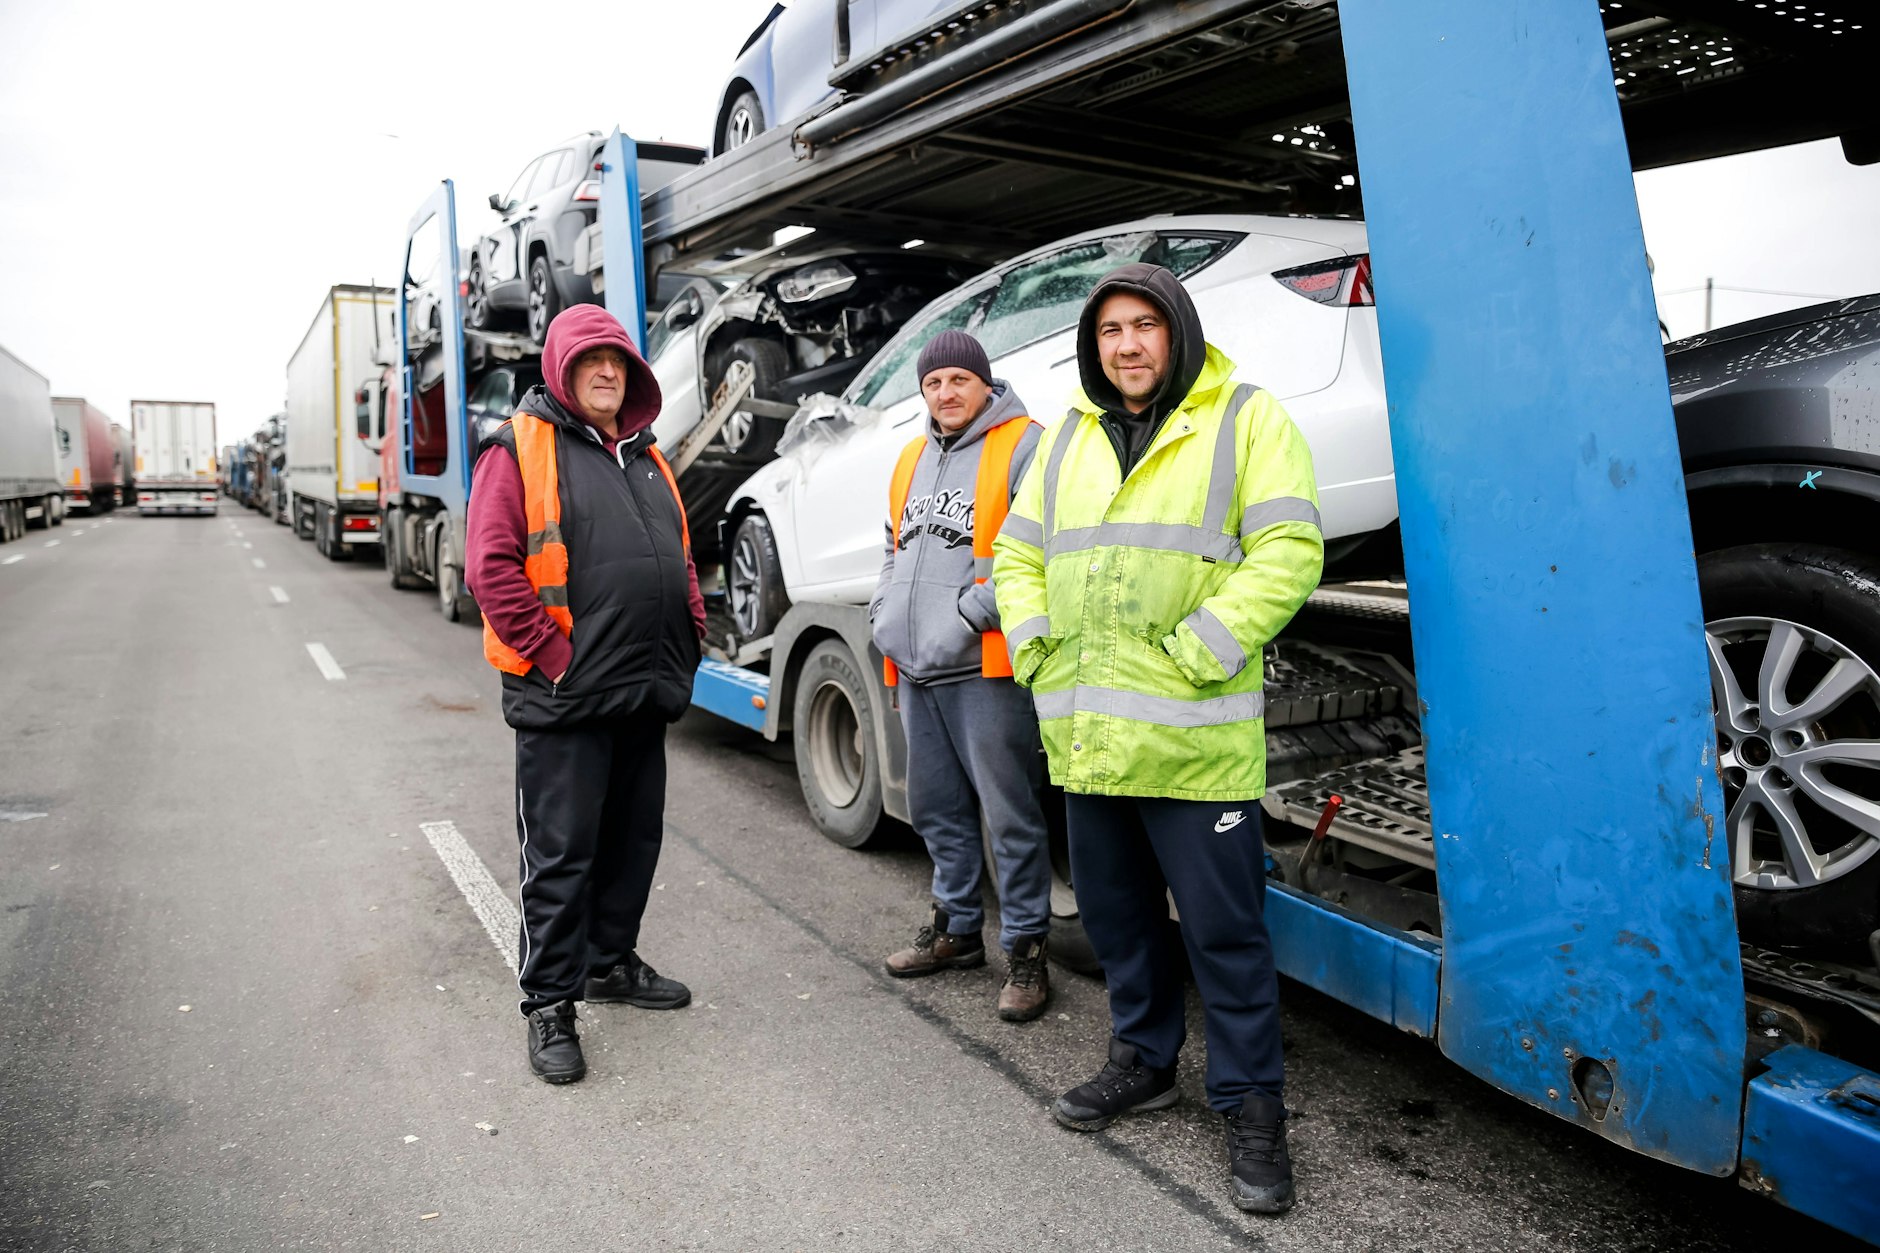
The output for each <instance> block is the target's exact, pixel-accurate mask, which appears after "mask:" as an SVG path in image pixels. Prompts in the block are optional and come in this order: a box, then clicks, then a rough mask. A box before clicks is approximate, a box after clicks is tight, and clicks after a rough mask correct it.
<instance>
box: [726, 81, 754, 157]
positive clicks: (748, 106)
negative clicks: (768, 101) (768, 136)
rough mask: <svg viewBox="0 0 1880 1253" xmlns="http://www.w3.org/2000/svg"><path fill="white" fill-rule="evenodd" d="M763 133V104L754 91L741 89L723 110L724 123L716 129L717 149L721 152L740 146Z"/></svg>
mask: <svg viewBox="0 0 1880 1253" xmlns="http://www.w3.org/2000/svg"><path fill="white" fill-rule="evenodd" d="M763 133H764V105H763V102H762V101H760V100H759V99H758V98H757V93H756V92H754V91H741V92H739V93H738V96H737V98H736V99H735V100H733V101H732V102H731V107H730V108H729V109H726V110H725V120H724V124H723V125H722V126H720V127H719V129H718V151H719V153H721V154H723V153H726V152H730V151H731V150H732V149H734V148H742V147H743V146H744V145H745V144H748V143H750V142H751V141H752V140H753V139H756V138H757V137H758V136H759V135H761V134H763Z"/></svg>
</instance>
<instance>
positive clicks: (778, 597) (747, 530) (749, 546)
mask: <svg viewBox="0 0 1880 1253" xmlns="http://www.w3.org/2000/svg"><path fill="white" fill-rule="evenodd" d="M729 564H730V576H731V577H730V578H729V579H728V580H726V589H725V590H726V595H727V597H728V598H729V599H730V601H731V616H732V618H733V620H735V621H736V622H737V624H738V635H739V636H740V637H741V638H743V639H747V640H761V639H763V638H764V637H765V636H766V635H769V634H770V633H771V632H772V631H774V630H776V629H777V623H779V622H781V621H782V620H783V615H784V611H785V610H787V609H789V607H790V595H789V593H788V592H786V591H785V590H784V587H783V567H782V566H781V565H780V564H779V563H778V561H777V537H776V536H775V535H773V534H771V530H770V520H769V519H768V518H766V517H764V515H763V514H761V513H754V514H752V515H750V516H749V517H747V518H745V519H744V521H742V522H740V523H738V530H737V534H736V535H734V536H733V537H732V540H731V561H730V563H729Z"/></svg>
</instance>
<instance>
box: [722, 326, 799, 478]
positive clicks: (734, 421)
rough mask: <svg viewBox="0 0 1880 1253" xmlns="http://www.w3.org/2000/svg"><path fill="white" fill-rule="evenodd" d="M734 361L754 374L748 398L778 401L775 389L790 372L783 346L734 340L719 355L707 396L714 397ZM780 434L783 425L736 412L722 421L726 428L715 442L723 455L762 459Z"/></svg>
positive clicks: (788, 360) (768, 340) (788, 358)
mask: <svg viewBox="0 0 1880 1253" xmlns="http://www.w3.org/2000/svg"><path fill="white" fill-rule="evenodd" d="M734 361H744V362H748V363H749V364H750V367H751V370H752V372H753V373H754V374H756V376H757V377H756V380H755V381H754V382H753V383H752V385H751V395H753V396H756V397H759V398H761V399H764V400H775V399H777V388H778V387H779V386H780V385H781V384H782V382H783V380H784V377H785V376H786V375H788V374H789V372H790V354H789V353H787V352H785V351H784V348H783V345H782V344H779V343H778V342H777V341H775V340H773V339H755V338H752V339H738V340H733V341H732V342H731V344H730V346H729V347H727V348H725V350H724V351H723V352H721V353H720V354H718V368H717V369H716V370H715V371H713V374H714V377H713V379H712V384H711V387H710V389H709V391H708V395H709V396H713V397H715V396H717V394H718V389H719V388H720V387H721V386H723V385H724V381H725V375H727V374H729V373H730V372H731V363H732V362H734ZM782 434H783V423H781V422H779V421H777V420H776V419H775V418H758V417H756V416H755V415H753V414H750V413H746V412H743V411H739V412H736V413H733V414H732V415H731V416H730V417H728V418H726V419H725V424H724V425H723V426H721V427H719V428H718V434H717V436H716V439H717V442H718V444H719V445H720V446H722V447H723V448H724V450H725V451H726V452H730V453H746V454H749V455H751V456H764V455H768V454H769V453H771V452H772V451H774V450H775V449H776V447H777V440H778V438H779V437H780V436H781V435H782Z"/></svg>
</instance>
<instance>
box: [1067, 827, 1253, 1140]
mask: <svg viewBox="0 0 1880 1253" xmlns="http://www.w3.org/2000/svg"><path fill="white" fill-rule="evenodd" d="M1064 802H1065V818H1066V820H1067V825H1068V834H1069V837H1070V846H1071V881H1072V882H1074V883H1075V884H1076V885H1077V908H1078V912H1079V913H1080V914H1081V916H1082V918H1083V924H1084V931H1085V933H1086V934H1087V935H1089V937H1090V944H1091V947H1092V948H1094V949H1095V950H1096V954H1097V960H1098V961H1100V962H1102V963H1103V978H1104V982H1105V983H1107V984H1108V985H1109V989H1110V1023H1111V1030H1112V1031H1113V1033H1114V1034H1115V1036H1116V1038H1117V1039H1119V1040H1121V1041H1122V1042H1123V1043H1125V1044H1130V1045H1134V1046H1135V1049H1136V1053H1137V1056H1139V1057H1140V1058H1141V1059H1142V1061H1143V1062H1144V1063H1145V1064H1146V1065H1149V1066H1155V1067H1165V1066H1173V1065H1174V1064H1175V1059H1176V1057H1177V1056H1178V1055H1179V1054H1180V1052H1181V1047H1182V1041H1183V1040H1184V1039H1185V1038H1186V1037H1187V1034H1188V1024H1187V1019H1186V1017H1185V1015H1184V1012H1183V989H1182V977H1181V965H1180V962H1179V961H1178V960H1177V958H1178V953H1177V951H1176V949H1175V944H1176V943H1177V941H1176V939H1175V934H1174V932H1175V928H1173V927H1171V926H1170V925H1169V922H1168V895H1173V896H1174V898H1175V908H1176V909H1177V910H1178V911H1180V913H1181V943H1183V944H1185V945H1186V947H1187V949H1188V962H1189V965H1190V967H1191V968H1192V969H1193V970H1194V976H1195V984H1196V986H1197V987H1198V988H1199V989H1200V992H1201V1007H1202V1011H1203V1020H1204V1021H1205V1022H1206V1024H1207V1034H1208V1074H1207V1087H1208V1104H1209V1105H1211V1106H1212V1107H1213V1108H1215V1109H1217V1110H1237V1109H1239V1108H1240V1103H1241V1100H1242V1099H1243V1098H1244V1097H1246V1096H1247V1095H1248V1094H1249V1093H1258V1094H1260V1095H1261V1096H1270V1097H1275V1098H1278V1097H1279V1096H1281V1086H1282V1085H1283V1083H1284V1082H1285V1073H1284V1069H1283V1066H1282V1062H1281V1058H1280V1038H1279V976H1278V974H1277V972H1276V971H1275V970H1274V968H1273V945H1272V942H1271V941H1270V940H1269V938H1268V936H1267V930H1266V915H1265V906H1266V855H1265V850H1264V848H1263V847H1262V843H1261V837H1260V802H1258V801H1241V802H1235V803H1231V804H1225V805H1223V804H1221V803H1220V802H1218V801H1184V800H1165V799H1160V798H1156V799H1150V798H1143V797H1130V796H1079V795H1075V794H1072V795H1068V796H1066V797H1065V798H1064Z"/></svg>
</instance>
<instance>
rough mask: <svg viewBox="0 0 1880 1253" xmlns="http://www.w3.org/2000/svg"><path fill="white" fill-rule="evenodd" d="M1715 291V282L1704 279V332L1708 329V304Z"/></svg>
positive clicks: (1714, 280) (1710, 279) (1711, 279)
mask: <svg viewBox="0 0 1880 1253" xmlns="http://www.w3.org/2000/svg"><path fill="white" fill-rule="evenodd" d="M1716 291H1717V280H1716V279H1714V278H1707V279H1705V280H1704V329H1705V330H1709V329H1710V302H1711V299H1712V297H1714V296H1715V294H1716Z"/></svg>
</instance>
